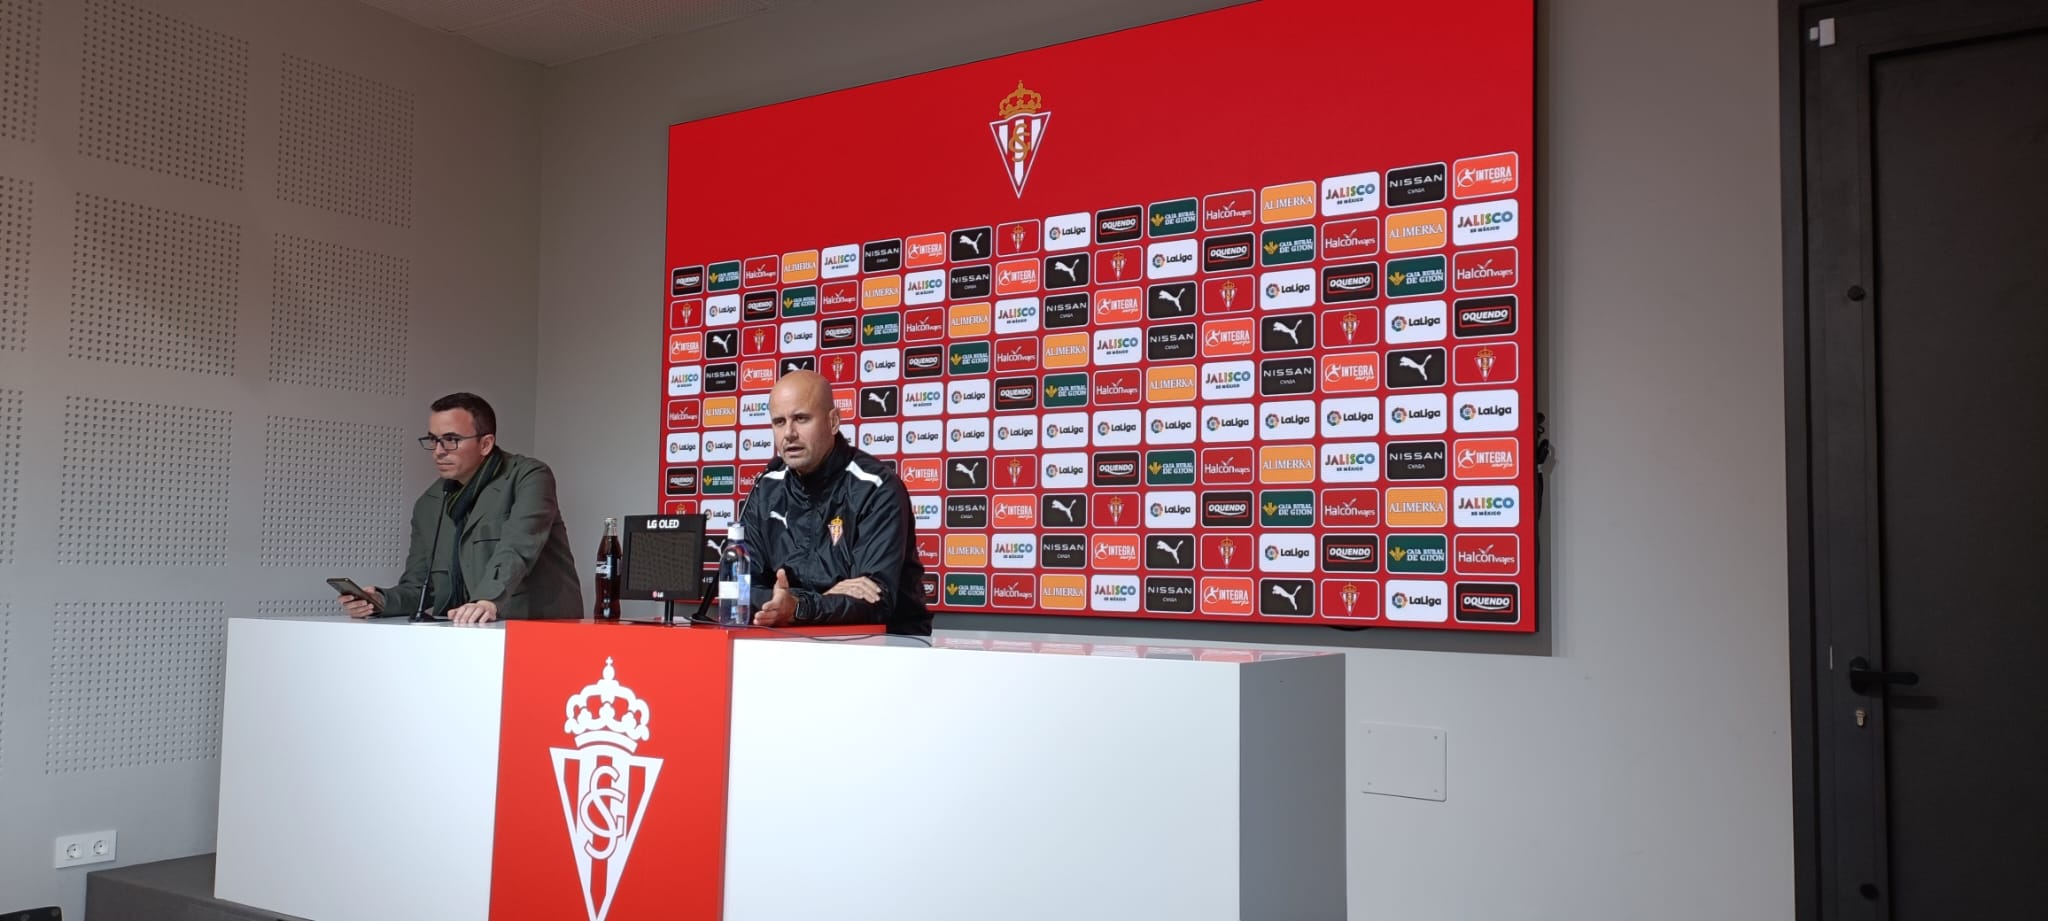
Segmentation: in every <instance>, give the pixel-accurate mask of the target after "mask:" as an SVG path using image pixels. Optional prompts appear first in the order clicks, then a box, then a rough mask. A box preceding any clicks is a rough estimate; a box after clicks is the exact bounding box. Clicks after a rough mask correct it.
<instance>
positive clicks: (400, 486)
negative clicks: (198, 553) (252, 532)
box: [262, 416, 408, 607]
mask: <svg viewBox="0 0 2048 921" xmlns="http://www.w3.org/2000/svg"><path fill="white" fill-rule="evenodd" d="M407 446H408V445H407V444H406V436H405V432H404V430H402V429H399V428H397V427H395V426H389V425H363V424H360V423H354V422H325V421H321V420H319V419H297V418H293V417H290V416H271V417H270V418H268V419H265V420H264V423H263V551H262V559H263V562H264V563H265V564H266V565H272V566H326V567H329V568H330V569H333V570H335V571H337V572H339V571H342V570H347V571H351V572H364V571H371V570H378V569H385V570H388V569H391V568H394V567H398V566H403V565H404V564H405V553H404V548H402V547H400V546H399V545H398V543H396V542H394V541H393V540H392V539H391V522H392V520H393V519H394V518H397V517H400V516H402V515H404V514H405V511H406V503H405V464H404V460H405V457H404V455H403V454H401V452H402V451H403V450H404V449H405V447H407ZM329 607H333V605H329Z"/></svg>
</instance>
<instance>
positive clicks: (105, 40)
mask: <svg viewBox="0 0 2048 921" xmlns="http://www.w3.org/2000/svg"><path fill="white" fill-rule="evenodd" d="M84 52H85V54H84V58H85V80H84V86H83V88H82V93H83V98H82V99H81V100H80V102H79V108H80V112H79V130H78V152H79V153H82V154H85V155H86V156H89V157H98V158H100V159H102V160H111V161H113V162H115V163H121V164H125V165H128V166H134V167H139V168H141V169H146V170H152V171H154V172H158V173H163V174H164V175H167V176H176V177H178V178H180V179H191V180H195V181H198V182H205V183H210V184H213V185H217V186H222V187H224V188H229V189H239V188H241V187H242V174H243V172H244V171H245V163H246V161H247V159H248V156H249V153H248V135H249V53H250V52H249V42H248V41H246V40H244V39H241V38H237V37H235V36H234V35H231V34H228V33H226V32H218V31H215V30H213V29H208V28H205V27H203V26H200V25H197V24H195V23H193V22H190V21H188V20H184V19H180V18H178V17H175V16H166V15H163V14H161V13H158V12H156V11H154V10H151V9H148V8H145V7H141V6H135V5H132V4H127V3H120V2H118V0H86V3H85V48H84Z"/></svg>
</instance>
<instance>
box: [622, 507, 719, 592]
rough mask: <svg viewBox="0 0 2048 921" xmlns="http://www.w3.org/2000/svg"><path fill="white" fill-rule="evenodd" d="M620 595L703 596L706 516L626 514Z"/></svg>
mask: <svg viewBox="0 0 2048 921" xmlns="http://www.w3.org/2000/svg"><path fill="white" fill-rule="evenodd" d="M624 537H625V546H624V547H622V548H621V549H620V560H619V562H620V569H621V570H622V571H621V572H620V574H619V597H620V598H624V599H629V600H633V601H697V600H699V599H701V598H703V597H704V516H703V515H701V514H692V515H627V516H626V529H625V535H624Z"/></svg>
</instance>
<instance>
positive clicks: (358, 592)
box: [327, 579, 378, 605]
mask: <svg viewBox="0 0 2048 921" xmlns="http://www.w3.org/2000/svg"><path fill="white" fill-rule="evenodd" d="M327 587H328V588H331V589H334V591H335V593H336V594H340V595H347V596H349V597H350V598H358V599H361V600H363V601H367V602H369V603H371V604H373V605H374V604H378V601H377V596H375V595H372V594H370V590H369V589H366V588H364V587H362V586H360V585H357V584H356V582H355V580H354V579H329V580H327Z"/></svg>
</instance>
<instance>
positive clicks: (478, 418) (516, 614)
mask: <svg viewBox="0 0 2048 921" xmlns="http://www.w3.org/2000/svg"><path fill="white" fill-rule="evenodd" d="M497 430H498V416H497V413H495V412H493V411H492V410H491V404H489V403H487V402H484V398H483V397H480V396H477V395H476V394H473V393H453V394H449V395H448V396H445V397H442V398H440V399H438V400H435V401H434V405H433V415H431V416H429V417H428V418H427V434H426V435H424V436H421V437H420V447H422V448H426V449H427V450H429V451H432V452H434V469H435V470H436V471H438V472H439V473H440V475H441V479H439V480H437V481H435V483H434V485H432V486H429V487H427V491H426V492H425V493H423V494H421V495H420V498H419V501H417V502H414V503H413V507H412V545H411V548H410V549H409V550H408V551H407V552H406V560H405V576H404V577H403V578H401V579H400V580H399V582H398V584H397V585H394V586H391V587H390V588H388V589H385V590H381V591H380V590H379V589H378V588H377V587H376V586H366V589H367V590H368V592H369V593H370V594H371V595H373V596H375V599H374V600H375V603H374V604H373V603H371V602H369V601H363V600H361V599H356V598H351V597H349V596H346V595H344V596H342V597H341V606H342V607H343V608H344V609H346V610H347V611H348V614H349V616H350V617H369V616H371V615H373V614H378V613H385V614H410V613H412V612H413V611H416V610H418V609H419V604H420V593H421V589H422V588H424V587H425V586H426V585H428V584H431V585H432V586H433V597H432V598H431V599H430V601H429V604H428V607H427V610H428V611H429V612H430V613H441V614H445V615H446V616H447V617H448V619H450V620H453V621H455V622H456V623H466V624H468V623H483V622H485V621H491V620H498V619H500V618H529V617H581V616H583V590H582V588H581V586H580V584H579V583H578V581H577V577H576V561H575V559H574V558H573V557H571V556H570V554H569V534H568V529H567V528H566V527H564V526H563V524H562V512H561V509H560V508H559V507H558V506H557V505H556V504H555V475H554V473H553V472H552V471H550V470H549V469H548V465H546V464H544V463H541V462H540V461H538V460H535V459H533V458H531V457H522V456H520V455H517V454H513V453H511V452H509V451H505V450H503V449H501V448H499V447H498V444H497V441H498V438H497ZM437 534H438V535H439V543H438V544H436V543H435V539H436V538H435V535H437ZM429 569H431V570H432V572H433V579H432V582H431V583H429V582H428V579H427V575H428V570H429Z"/></svg>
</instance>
